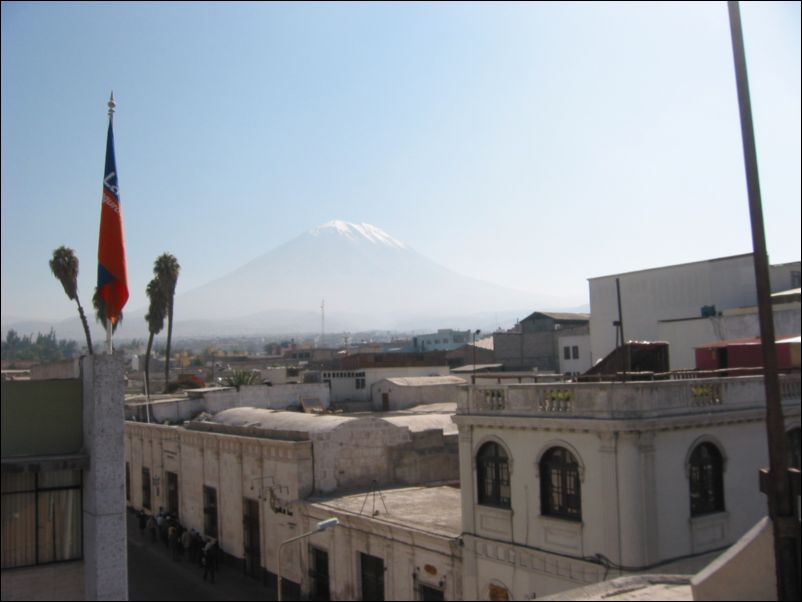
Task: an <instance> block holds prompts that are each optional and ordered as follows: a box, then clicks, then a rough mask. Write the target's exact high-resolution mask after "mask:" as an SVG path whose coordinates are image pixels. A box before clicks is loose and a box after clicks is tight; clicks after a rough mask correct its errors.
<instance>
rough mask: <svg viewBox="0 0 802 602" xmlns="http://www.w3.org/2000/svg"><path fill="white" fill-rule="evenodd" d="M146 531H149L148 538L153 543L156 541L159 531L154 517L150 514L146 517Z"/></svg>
mask: <svg viewBox="0 0 802 602" xmlns="http://www.w3.org/2000/svg"><path fill="white" fill-rule="evenodd" d="M148 531H150V538H151V540H152V541H153V543H156V537H157V534H158V532H159V525H158V524H157V523H156V519H155V518H153V515H152V514H151V515H150V518H148Z"/></svg>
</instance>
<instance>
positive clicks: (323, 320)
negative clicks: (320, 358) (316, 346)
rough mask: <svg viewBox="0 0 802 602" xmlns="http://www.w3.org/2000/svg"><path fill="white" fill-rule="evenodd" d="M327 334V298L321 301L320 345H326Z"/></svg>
mask: <svg viewBox="0 0 802 602" xmlns="http://www.w3.org/2000/svg"><path fill="white" fill-rule="evenodd" d="M325 336H326V300H325V299H323V300H321V302H320V346H321V347H325V345H324V344H323V339H324V338H325Z"/></svg>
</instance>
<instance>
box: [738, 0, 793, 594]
mask: <svg viewBox="0 0 802 602" xmlns="http://www.w3.org/2000/svg"><path fill="white" fill-rule="evenodd" d="M727 6H728V9H729V16H730V33H731V35H732V53H733V58H734V60H735V81H736V84H737V86H738V106H739V109H740V116H741V136H742V138H743V150H744V164H745V167H746V186H747V191H748V194H749V215H750V218H751V222H752V246H753V248H754V262H755V282H756V286H757V300H758V316H759V319H760V339H761V347H762V351H763V381H764V386H765V389H766V432H767V435H768V442H769V470H768V472H766V471H765V470H764V471H761V474H760V489H761V491H763V492H764V493H766V494H767V495H768V502H769V517H770V518H771V522H772V527H773V530H774V560H775V566H776V571H777V574H776V577H777V599H778V600H799V599H800V587H799V556H798V554H799V552H798V550H799V521H798V520H797V517H796V512H795V505H796V499H795V497H796V496H795V495H794V483H793V477H792V474H791V473H790V472H789V470H788V453H787V450H786V447H787V446H786V441H785V424H784V422H785V421H784V418H783V413H782V404H781V402H780V381H779V376H778V374H777V351H776V346H775V334H774V315H773V311H772V306H771V282H770V280H769V258H768V253H767V252H766V234H765V230H764V228H763V208H762V203H761V199H760V179H759V177H758V169H757V151H756V148H755V132H754V127H753V124H752V106H751V101H750V99H749V80H748V79H747V74H746V53H745V51H744V40H743V32H742V30H741V13H740V8H739V6H738V2H735V1H732V0H731V1H729V2H728V3H727ZM796 490H797V492H798V491H799V472H798V471H797V472H796Z"/></svg>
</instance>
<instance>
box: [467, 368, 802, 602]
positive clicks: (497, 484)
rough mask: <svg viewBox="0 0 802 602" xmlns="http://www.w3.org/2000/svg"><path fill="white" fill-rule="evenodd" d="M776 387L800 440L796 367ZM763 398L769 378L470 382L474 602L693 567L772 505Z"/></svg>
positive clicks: (470, 593) (470, 585)
mask: <svg viewBox="0 0 802 602" xmlns="http://www.w3.org/2000/svg"><path fill="white" fill-rule="evenodd" d="M781 387H782V403H783V409H784V412H785V415H786V428H787V430H788V431H789V432H792V431H793V432H794V433H795V434H794V435H793V436H794V437H795V441H798V440H799V431H798V430H797V429H799V425H800V378H799V375H798V374H796V375H789V376H783V377H781ZM764 400H765V396H764V389H763V381H762V377H742V378H722V379H700V380H685V381H662V382H628V383H592V384H590V383H588V384H585V383H582V384H577V383H555V384H548V385H546V384H534V385H507V386H504V385H501V386H498V385H496V386H485V385H479V386H475V387H465V388H464V395H463V396H462V397H461V399H460V400H459V403H458V410H457V415H456V416H455V418H454V420H455V422H456V423H457V425H458V426H459V445H460V481H461V485H462V520H463V542H464V548H463V559H462V560H463V571H464V584H463V595H464V596H465V599H475V600H488V599H513V600H521V599H531V598H534V597H536V596H543V595H548V594H553V593H557V592H560V591H562V590H567V589H571V588H575V587H579V586H583V585H587V584H591V583H595V582H598V581H603V580H605V579H609V578H613V577H615V576H619V575H623V574H628V573H639V572H650V573H655V572H661V573H686V574H690V573H695V572H696V571H697V570H699V569H700V568H701V567H702V566H704V565H705V564H706V563H707V562H709V561H710V560H711V559H712V555H714V554H716V553H718V552H720V551H721V550H722V549H724V548H725V547H726V546H729V545H730V544H732V543H733V542H735V541H736V540H737V539H738V538H739V537H740V536H741V535H743V534H744V533H745V532H747V531H748V530H749V529H750V528H751V527H752V526H753V525H754V524H755V523H757V521H758V520H759V519H760V518H761V517H762V516H764V515H765V514H766V512H767V507H766V500H765V497H764V496H763V494H761V493H760V492H759V490H758V471H759V469H760V468H763V467H765V466H767V464H768V457H767V443H766V434H765V428H766V427H765V423H764V420H765V401H764ZM797 445H798V444H797Z"/></svg>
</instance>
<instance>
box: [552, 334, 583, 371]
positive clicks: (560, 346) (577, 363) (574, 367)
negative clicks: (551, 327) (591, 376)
mask: <svg viewBox="0 0 802 602" xmlns="http://www.w3.org/2000/svg"><path fill="white" fill-rule="evenodd" d="M566 347H568V348H569V349H570V352H571V359H565V353H564V349H565V348H566ZM574 347H578V349H579V358H578V359H574V357H573V348H574ZM557 351H558V354H559V358H560V374H565V373H566V372H567V373H569V374H582V373H584V372H587V371H588V370H590V367H591V366H592V364H591V362H590V334H589V333H588V334H573V335H572V334H566V335H561V336H559V337H558V338H557Z"/></svg>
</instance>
